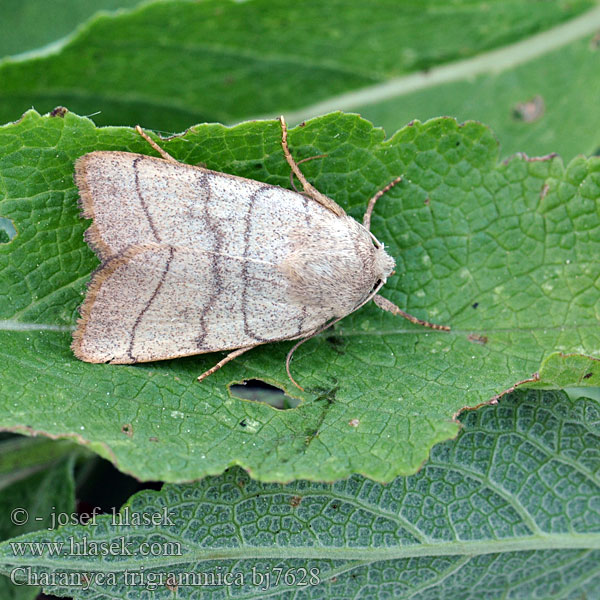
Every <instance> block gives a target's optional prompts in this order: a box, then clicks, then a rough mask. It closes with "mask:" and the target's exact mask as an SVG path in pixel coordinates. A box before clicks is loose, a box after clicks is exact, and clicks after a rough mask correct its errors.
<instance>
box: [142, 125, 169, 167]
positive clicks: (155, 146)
mask: <svg viewBox="0 0 600 600" xmlns="http://www.w3.org/2000/svg"><path fill="white" fill-rule="evenodd" d="M135 130H136V131H137V132H138V133H139V134H140V135H141V136H142V137H143V138H144V139H145V140H146V141H147V142H148V143H149V144H150V145H151V146H152V147H153V148H154V149H155V150H156V151H157V152H158V153H159V154H160V155H161V156H162V157H163V158H164V159H165V160H168V161H169V162H172V163H179V161H178V160H176V159H174V158H173V157H172V156H171V155H170V154H169V153H168V152H167V151H166V150H163V149H162V148H161V147H160V146H159V145H158V144H157V143H156V142H155V141H154V140H153V139H152V138H151V137H150V136H149V135H148V134H147V133H146V132H144V131H143V130H142V128H141V127H140V126H139V125H136V126H135Z"/></svg>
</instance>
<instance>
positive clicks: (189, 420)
mask: <svg viewBox="0 0 600 600" xmlns="http://www.w3.org/2000/svg"><path fill="white" fill-rule="evenodd" d="M280 135H281V132H280V128H279V125H278V124H277V123H274V122H252V123H246V124H242V125H239V126H237V127H233V128H226V127H223V126H220V125H202V126H197V127H194V128H193V130H191V131H189V132H188V134H187V135H186V136H185V137H179V138H175V139H172V140H170V141H165V142H164V144H163V145H164V147H165V149H166V150H167V151H168V152H170V153H172V154H173V155H174V156H176V157H177V158H178V159H180V160H184V161H186V162H188V163H193V164H196V163H203V164H205V165H207V166H208V167H209V168H213V169H216V170H221V171H224V172H228V173H232V174H237V175H241V176H244V177H252V178H256V179H260V180H263V181H267V182H269V183H272V184H279V185H283V186H287V185H289V167H288V166H287V164H286V163H285V160H284V158H283V156H282V152H281V146H280ZM383 138H384V135H383V132H382V131H381V130H379V129H374V128H373V127H372V125H371V124H370V123H368V122H366V121H364V120H362V119H360V118H359V117H358V116H356V115H344V114H341V113H336V114H331V115H328V116H325V117H322V118H319V119H315V120H313V121H311V122H309V123H307V124H306V126H305V127H301V128H296V129H295V130H293V131H291V132H290V140H291V147H292V152H293V153H294V155H295V157H296V159H301V158H306V157H309V156H315V155H319V154H325V155H326V157H325V158H323V159H320V160H313V161H311V162H309V163H306V164H305V165H303V167H304V170H305V172H306V174H307V177H308V178H309V180H311V181H312V182H313V183H314V184H315V185H316V186H317V188H318V189H320V190H321V191H323V192H324V193H326V194H327V195H329V196H330V197H332V198H334V199H335V200H336V201H338V202H340V203H341V204H342V206H344V207H345V208H347V209H348V210H349V211H350V213H351V214H352V215H353V216H354V217H355V218H357V219H360V218H361V216H362V214H363V212H364V208H365V203H366V199H367V198H369V197H370V196H371V195H372V194H373V193H374V192H375V191H376V190H378V189H380V188H381V187H383V186H384V185H385V184H386V183H388V182H389V181H390V180H391V179H392V178H394V177H395V176H397V175H398V174H403V176H404V181H403V183H402V184H400V185H398V186H396V187H395V188H394V189H393V190H392V191H390V192H389V193H387V194H386V195H385V196H384V197H383V198H381V200H380V202H379V203H378V205H377V209H376V214H375V216H374V219H373V230H374V233H375V235H376V236H377V237H378V239H380V240H382V241H383V242H384V243H386V244H387V245H388V246H389V251H390V253H391V254H392V256H394V257H395V258H396V261H397V267H396V271H397V275H395V276H394V277H392V278H390V280H389V281H388V284H387V285H386V286H385V288H384V290H383V295H384V296H386V297H387V298H389V299H390V300H392V301H393V302H395V303H396V304H398V305H399V306H401V307H402V308H405V309H407V310H408V311H409V312H411V313H413V314H415V315H416V316H418V317H423V318H428V319H430V320H433V321H436V322H439V323H446V324H449V325H451V326H452V327H453V331H452V333H450V334H448V333H443V332H432V331H430V330H427V329H424V328H420V327H416V326H413V325H411V324H409V323H407V322H406V321H404V320H402V319H400V318H399V317H394V316H392V315H390V314H389V313H383V312H382V311H380V310H379V309H377V308H376V307H375V306H374V305H370V306H368V307H365V308H363V309H361V310H360V311H358V312H357V313H355V314H353V315H351V316H350V317H348V318H346V319H344V320H343V321H341V322H340V323H339V324H338V325H337V326H336V327H335V329H334V330H330V331H329V332H327V333H325V334H323V335H321V336H319V337H318V338H315V339H313V340H310V341H308V342H307V343H306V344H304V345H303V346H302V347H301V348H300V349H299V350H298V351H297V352H296V355H295V357H294V361H293V363H292V370H293V373H294V375H295V377H296V378H297V379H298V380H299V382H300V383H301V384H302V385H303V386H305V388H306V389H307V391H308V393H306V394H305V395H303V396H301V397H302V399H303V402H302V403H301V404H300V406H298V407H297V408H294V409H291V410H283V411H278V410H275V409H273V408H272V407H270V406H267V405H264V404H261V403H256V402H248V401H243V400H238V399H236V398H235V397H232V396H231V395H230V393H229V391H228V385H229V384H231V383H232V382H240V381H243V380H246V379H262V380H265V381H267V382H269V383H272V384H274V385H276V386H279V387H281V388H283V389H285V390H286V391H288V393H289V394H290V395H292V396H295V397H298V392H297V390H296V389H295V388H294V387H293V386H292V385H291V384H290V382H289V381H288V379H287V376H286V374H285V368H284V359H285V355H286V353H287V351H288V350H289V348H290V346H291V344H290V343H281V344H272V345H267V346H263V347H260V348H257V349H255V350H253V351H252V352H250V353H248V354H246V355H244V356H243V357H240V358H239V359H237V360H236V361H234V362H232V363H230V364H228V365H227V366H226V367H225V368H224V369H222V370H221V371H219V372H217V373H216V374H214V375H213V376H211V377H210V378H208V379H207V380H205V381H204V382H202V384H198V383H197V382H196V376H197V375H199V374H200V373H202V372H203V371H205V370H206V369H207V368H209V367H210V366H212V365H213V364H214V363H215V362H216V361H217V360H218V359H219V358H220V357H221V355H220V354H218V355H203V356H196V357H190V358H186V359H180V360H175V361H163V362H158V363H154V364H145V365H136V366H115V365H90V364H86V363H83V362H80V361H78V360H76V359H75V358H74V357H73V355H72V353H71V350H70V348H69V344H70V330H71V327H72V325H73V323H74V322H75V320H76V311H77V306H78V305H79V304H80V302H81V300H82V298H83V295H84V293H85V283H86V282H87V281H88V279H89V273H90V271H91V270H92V269H93V268H94V267H95V266H96V265H97V264H98V261H97V259H96V258H95V257H94V255H93V254H92V252H91V251H90V250H89V248H88V247H87V246H86V245H85V243H84V242H83V240H82V234H83V231H84V230H85V229H86V227H87V226H88V224H89V223H88V222H85V221H83V220H82V219H80V218H79V217H78V209H77V206H76V198H77V191H76V189H75V187H74V185H73V181H72V169H73V161H74V160H75V159H76V158H77V157H78V156H80V155H82V154H84V153H85V152H89V151H91V150H99V149H102V150H129V151H137V152H144V153H149V152H152V150H151V149H150V148H149V147H148V145H147V144H146V142H144V141H143V140H142V139H141V138H140V137H139V136H138V135H137V134H136V133H135V132H134V131H131V130H129V129H124V128H99V129H97V128H95V127H94V125H93V124H92V123H91V122H90V121H89V120H87V119H83V118H80V117H77V116H75V115H73V114H70V113H67V114H66V115H65V116H64V118H57V117H54V118H53V117H40V116H39V115H37V114H36V113H35V112H29V113H27V114H26V115H25V117H24V118H23V119H22V120H21V121H20V122H19V123H16V124H14V125H10V126H6V127H4V128H2V129H0V148H1V150H0V157H1V158H0V186H1V187H0V194H1V196H2V200H1V201H0V215H2V216H3V217H5V218H9V219H11V220H12V221H13V222H14V226H15V228H16V231H17V235H16V236H15V237H14V238H13V240H12V241H11V242H9V243H6V244H0V293H2V294H3V295H2V296H1V300H0V327H1V330H0V340H1V342H0V353H1V355H2V361H0V376H1V378H2V389H1V391H0V415H1V422H2V424H3V427H4V428H6V429H11V430H13V431H22V432H25V433H28V432H31V431H37V432H44V433H46V434H49V435H52V436H59V437H60V436H64V437H72V438H74V439H76V440H78V441H80V442H81V443H84V444H87V445H89V446H90V447H91V448H92V449H93V450H94V451H96V452H98V453H99V454H101V455H102V456H104V457H106V458H108V459H110V460H112V461H113V462H114V463H115V464H116V465H117V466H118V467H119V468H120V469H121V470H123V471H125V472H128V473H132V474H134V475H135V476H136V477H138V478H140V479H158V480H164V481H171V482H180V481H189V480H191V479H194V478H199V477H204V476H206V475H209V474H218V473H221V472H222V471H223V470H224V469H225V468H227V467H228V466H231V465H241V466H243V467H244V468H245V469H247V470H248V471H250V472H251V473H252V475H253V476H254V477H256V478H258V479H260V480H263V481H288V480H291V479H295V478H303V479H312V480H326V481H331V480H335V479H339V478H342V477H347V476H348V475H350V474H351V473H361V474H364V475H366V476H368V477H371V478H374V479H377V480H379V481H390V480H391V479H392V478H393V477H395V476H396V475H398V474H410V473H412V472H414V471H415V470H416V469H417V468H418V467H419V466H420V465H421V464H422V463H423V461H424V460H425V459H426V458H427V456H428V452H429V449H430V448H431V446H432V445H433V444H435V443H437V442H439V441H442V440H445V439H448V438H449V437H452V436H454V435H456V433H457V431H458V426H457V424H456V423H455V422H454V421H453V415H455V414H457V413H458V412H459V411H460V410H461V409H462V408H463V407H474V406H478V405H479V404H481V403H482V402H486V401H489V400H490V398H492V397H493V396H495V395H496V394H500V393H502V392H503V391H504V390H506V389H508V388H510V387H511V386H513V385H514V384H515V383H516V382H518V381H520V380H524V379H529V378H532V376H533V374H534V373H535V372H536V371H538V370H539V369H540V366H541V363H542V361H543V360H544V359H545V358H547V357H549V356H551V355H552V353H553V352H562V353H565V354H566V353H576V354H581V355H585V354H588V355H590V356H593V357H598V348H599V347H600V345H599V342H600V332H599V329H598V312H597V310H598V281H600V278H599V276H600V263H599V262H598V261H597V260H596V259H595V257H597V256H598V255H599V250H600V248H599V246H600V236H598V234H597V232H598V227H599V220H600V217H599V216H598V215H599V214H600V213H599V211H598V205H599V198H600V159H584V158H577V159H575V160H573V161H572V162H571V163H570V164H569V165H568V167H566V168H565V167H564V166H563V164H562V162H561V161H560V159H558V158H554V159H545V160H527V159H524V158H520V157H515V158H514V159H513V160H511V161H509V162H506V163H501V164H498V163H497V144H496V142H495V140H494V138H493V136H492V134H491V133H490V131H489V130H488V129H486V128H485V127H483V126H482V125H480V124H477V123H467V124H465V125H464V126H458V125H457V124H456V122H455V121H453V120H452V119H436V120H432V121H430V122H428V123H425V124H421V123H414V124H413V125H412V126H410V127H406V128H404V129H402V130H400V131H399V132H398V133H396V134H395V135H394V136H393V138H392V139H391V140H389V141H384V139H383ZM576 375H577V376H576V377H574V379H573V381H571V382H569V381H568V379H569V378H567V377H562V378H561V381H560V385H567V383H569V384H570V385H590V386H591V385H598V381H597V377H596V376H592V377H590V378H587V379H586V378H583V379H582V378H580V377H579V375H578V374H577V373H576ZM534 379H535V378H534ZM544 384H545V385H546V386H548V387H555V386H556V383H555V381H553V380H552V378H550V380H549V381H547V382H544ZM15 399H18V402H15Z"/></svg>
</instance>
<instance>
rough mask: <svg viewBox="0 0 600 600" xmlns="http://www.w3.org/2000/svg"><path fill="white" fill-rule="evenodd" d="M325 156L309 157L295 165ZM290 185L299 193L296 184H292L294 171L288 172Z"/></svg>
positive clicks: (324, 155)
mask: <svg viewBox="0 0 600 600" xmlns="http://www.w3.org/2000/svg"><path fill="white" fill-rule="evenodd" d="M326 156H327V154H317V156H309V157H308V158H303V159H302V160H299V161H298V162H297V163H296V164H299V165H301V164H302V163H303V162H308V161H309V160H314V159H315V158H325V157H326ZM290 184H291V186H292V187H293V188H294V190H295V191H296V192H298V193H300V190H299V189H298V188H297V187H296V184H295V183H294V171H290Z"/></svg>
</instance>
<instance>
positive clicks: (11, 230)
mask: <svg viewBox="0 0 600 600" xmlns="http://www.w3.org/2000/svg"><path fill="white" fill-rule="evenodd" d="M15 235H17V230H16V229H15V226H14V225H13V222H12V221H11V220H10V219H7V218H6V217H0V244H8V242H10V241H12V239H13V238H14V237H15Z"/></svg>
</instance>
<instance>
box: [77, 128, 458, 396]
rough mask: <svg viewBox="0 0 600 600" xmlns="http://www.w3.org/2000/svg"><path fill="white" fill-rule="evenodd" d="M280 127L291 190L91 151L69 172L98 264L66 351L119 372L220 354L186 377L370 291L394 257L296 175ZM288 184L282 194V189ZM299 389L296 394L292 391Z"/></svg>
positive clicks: (303, 327) (340, 312)
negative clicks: (222, 354)
mask: <svg viewBox="0 0 600 600" xmlns="http://www.w3.org/2000/svg"><path fill="white" fill-rule="evenodd" d="M280 123H281V132H282V135H281V146H282V149H283V154H284V156H285V158H286V160H287V162H288V164H289V166H290V168H291V173H290V179H291V180H292V185H293V179H292V177H293V175H295V176H296V177H297V179H298V180H299V181H300V183H301V184H302V187H303V191H302V192H298V191H291V190H288V189H284V188H281V187H278V186H274V185H268V184H265V183H262V182H259V181H254V180H251V179H244V178H242V177H236V176H234V175H228V174H226V173H219V172H216V171H211V170H209V169H205V168H202V167H198V166H193V165H188V164H185V163H181V162H179V161H177V160H175V159H174V158H173V157H172V156H171V155H170V154H168V153H167V152H166V151H164V150H163V149H162V148H161V147H160V146H159V145H158V144H156V142H154V140H152V138H150V137H149V136H148V135H147V134H146V133H144V132H143V131H142V129H141V128H140V127H139V126H138V127H137V131H138V133H139V134H140V135H141V136H142V137H143V138H144V139H145V140H147V141H148V143H149V144H150V145H151V146H152V148H153V149H154V150H156V151H157V152H158V153H159V154H160V156H161V158H155V157H151V156H147V155H143V154H134V153H130V152H91V153H89V154H86V155H84V156H82V157H81V158H79V159H78V160H77V162H76V163H75V183H76V185H77V187H78V188H79V194H80V206H81V208H82V216H84V217H86V218H88V219H93V223H92V225H91V226H90V227H89V229H88V230H87V231H86V232H85V239H86V241H87V242H88V244H89V245H90V247H91V248H92V249H93V250H94V251H95V252H96V254H97V255H98V258H99V259H100V261H101V264H100V266H99V268H98V269H97V270H96V271H95V272H94V274H93V276H92V279H91V281H90V283H89V285H88V290H87V295H86V298H85V301H84V303H83V305H82V306H81V307H80V315H81V318H80V319H79V320H78V324H77V328H76V330H75V331H74V333H73V343H72V346H71V347H72V349H73V352H74V353H75V355H76V356H77V357H78V358H80V359H81V360H84V361H87V362H92V363H111V364H132V363H139V362H148V361H156V360H165V359H171V358H178V357H182V356H189V355H194V354H204V353H208V352H217V351H223V350H229V351H230V353H229V354H228V355H227V356H226V357H225V358H223V359H222V360H220V361H219V362H218V363H217V364H215V365H214V366H213V367H212V368H211V369H209V370H208V371H206V372H205V373H203V374H202V375H200V377H199V378H198V379H199V380H200V381H201V380H202V379H204V378H205V377H208V376H209V375H211V374H212V373H214V372H215V371H217V370H218V369H220V368H221V367H222V366H223V365H225V364H226V363H228V362H229V361H231V360H232V359H234V358H236V357H237V356H240V355H241V354H243V353H244V352H247V351H248V350H250V349H251V348H254V347H256V346H259V345H261V344H265V343H268V342H277V341H281V340H299V342H298V343H297V344H296V345H295V346H294V347H293V348H292V349H291V350H290V352H289V353H288V356H287V359H286V370H287V373H288V376H289V377H290V380H291V381H292V382H293V383H294V384H295V385H297V386H298V387H300V386H299V385H298V384H297V383H296V382H295V381H294V379H293V377H292V376H291V373H290V360H291V356H292V354H293V352H294V350H295V349H296V348H297V347H298V345H299V344H300V343H302V342H303V341H305V340H306V339H308V338H310V337H312V336H314V335H317V334H318V333H320V332H322V331H323V330H325V329H326V328H327V327H330V326H331V325H333V324H334V323H336V322H337V321H339V320H340V319H342V318H343V317H345V316H347V315H348V314H350V313H352V312H354V311H355V310H358V309H359V308H360V307H361V306H363V305H364V304H366V303H367V302H369V301H370V300H371V299H372V300H374V302H375V303H376V304H377V306H379V307H380V308H382V309H383V310H386V311H389V312H392V313H394V314H396V315H400V316H403V317H405V318H407V319H409V320H410V321H412V322H413V323H418V324H420V325H425V326H428V327H432V328H433V329H441V330H448V329H449V328H448V327H446V326H442V325H435V324H432V323H428V322H426V321H422V320H421V319H417V318H416V317H413V316H412V315H409V314H407V313H405V312H404V311H402V310H400V309H399V308H398V307H397V306H395V305H394V304H392V303H391V302H390V301H388V300H386V299H385V298H383V297H382V296H379V295H378V292H379V290H380V289H381V287H382V286H383V285H384V284H385V282H386V280H387V278H388V277H389V276H390V274H391V273H392V271H393V269H394V259H393V258H392V257H391V256H390V255H389V254H388V253H387V252H386V251H385V249H384V246H383V244H381V243H380V242H379V241H378V240H377V239H376V238H375V236H374V235H373V234H372V233H371V232H370V223H371V215H372V213H373V209H374V207H375V203H376V202H377V200H378V199H379V198H380V197H381V196H382V195H383V194H384V193H385V192H387V191H388V190H389V189H391V188H392V187H393V186H395V185H397V184H398V183H399V182H400V181H401V179H402V178H401V177H396V178H395V179H394V180H393V181H391V182H390V183H388V184H387V185H386V186H385V187H384V188H383V189H381V190H380V191H379V192H377V193H376V194H375V195H374V196H373V197H372V198H371V199H370V200H369V202H368V205H367V209H366V211H365V215H364V218H363V223H362V225H361V224H359V223H358V222H357V221H355V220H354V219H353V218H352V217H350V216H348V215H347V214H346V213H345V211H344V210H343V209H342V208H341V207H340V206H339V205H338V204H336V203H335V202H334V201H333V200H332V199H331V198H328V197H327V196H325V195H324V194H322V193H321V192H319V191H318V190H317V189H316V188H314V187H313V186H312V185H311V184H310V183H309V182H308V181H307V180H306V178H305V177H304V175H303V174H302V172H301V171H300V168H299V166H298V164H297V163H296V162H295V161H294V159H293V157H292V155H291V153H290V150H289V147H288V140H287V127H286V123H285V120H284V118H283V117H281V118H280ZM294 187H295V186H294ZM300 389H302V388H300Z"/></svg>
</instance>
